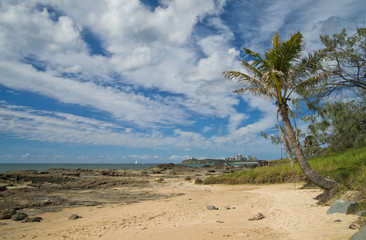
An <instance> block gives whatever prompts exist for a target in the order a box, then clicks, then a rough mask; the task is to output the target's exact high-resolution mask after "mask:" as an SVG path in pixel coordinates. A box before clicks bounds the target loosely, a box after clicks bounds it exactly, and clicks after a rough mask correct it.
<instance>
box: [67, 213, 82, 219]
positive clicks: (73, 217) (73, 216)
mask: <svg viewBox="0 0 366 240" xmlns="http://www.w3.org/2000/svg"><path fill="white" fill-rule="evenodd" d="M78 218H82V217H81V216H79V215H77V214H71V216H70V217H69V220H76V219H78Z"/></svg>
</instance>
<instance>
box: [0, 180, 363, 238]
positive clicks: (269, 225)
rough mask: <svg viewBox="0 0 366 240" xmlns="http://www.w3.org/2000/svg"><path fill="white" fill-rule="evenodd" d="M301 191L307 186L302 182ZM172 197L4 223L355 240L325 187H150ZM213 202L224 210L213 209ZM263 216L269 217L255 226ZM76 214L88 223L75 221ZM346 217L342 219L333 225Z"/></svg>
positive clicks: (15, 234) (36, 229)
mask: <svg viewBox="0 0 366 240" xmlns="http://www.w3.org/2000/svg"><path fill="white" fill-rule="evenodd" d="M298 186H301V185H300V184H298ZM149 188H150V189H149V190H153V191H155V192H156V193H159V194H167V195H172V196H173V197H171V198H165V199H155V200H147V201H143V202H139V203H132V204H113V205H111V204H109V205H108V204H107V205H102V206H96V207H79V208H66V209H63V210H62V211H60V212H46V213H43V214H41V215H37V216H40V217H42V218H43V221H42V222H40V223H21V222H14V221H11V220H1V223H7V225H2V226H0V238H1V239H3V240H6V239H78V240H80V239H87V240H92V239H159V240H163V239H173V240H180V239H185V240H186V239H200V240H203V239H206V240H209V239H256V240H257V239H274V240H275V239H297V240H301V239H304V240H305V239H306V240H308V239H317V240H321V239H327V240H329V239H334V240H336V239H339V240H340V239H342V240H343V239H349V238H350V237H351V236H352V235H353V234H354V233H355V232H356V231H355V230H352V229H349V225H350V224H351V223H353V222H354V221H356V219H357V217H356V216H354V215H345V214H331V215H327V214H326V211H327V209H328V208H329V207H326V206H318V205H317V204H316V200H314V197H315V196H317V195H318V194H320V193H321V190H319V189H294V186H293V184H276V185H259V186H257V185H235V186H233V185H196V184H194V183H193V181H184V180H180V181H177V180H168V181H166V182H164V183H155V184H153V185H151V186H149ZM207 205H214V206H215V207H217V208H218V210H208V209H207V207H206V206H207ZM257 212H261V213H262V214H263V215H264V216H265V218H263V219H261V220H255V221H249V220H248V219H249V218H251V217H253V216H255V215H256V213H257ZM71 214H77V215H79V216H82V218H79V219H76V220H69V216H70V215H71ZM335 220H341V221H340V222H334V221H335Z"/></svg>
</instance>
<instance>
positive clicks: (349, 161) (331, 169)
mask: <svg viewBox="0 0 366 240" xmlns="http://www.w3.org/2000/svg"><path fill="white" fill-rule="evenodd" d="M309 164H310V166H311V167H312V168H313V169H314V170H315V171H317V172H318V173H319V174H321V175H322V176H325V177H327V178H331V179H333V180H335V181H337V182H338V183H340V184H341V186H342V187H343V189H345V190H357V191H362V192H363V193H364V194H365V193H366V147H364V148H359V149H349V150H347V151H345V152H343V153H332V154H329V155H328V156H326V157H321V158H314V159H311V160H309ZM294 169H295V179H296V181H306V177H305V175H304V174H303V173H302V171H301V169H300V167H299V165H298V164H297V162H296V161H295V163H294ZM292 181H293V173H292V170H291V166H290V163H289V161H287V162H286V161H283V160H282V161H278V162H277V161H276V164H275V165H274V166H270V167H268V166H266V167H258V168H255V169H251V170H243V171H237V172H234V173H230V174H226V175H222V176H218V177H209V178H207V179H206V180H205V181H204V183H205V184H215V183H224V184H246V183H251V184H261V183H285V182H287V183H289V182H292Z"/></svg>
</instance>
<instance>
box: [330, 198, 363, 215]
mask: <svg viewBox="0 0 366 240" xmlns="http://www.w3.org/2000/svg"><path fill="white" fill-rule="evenodd" d="M357 205H358V203H357V202H346V201H342V200H335V201H334V203H333V204H332V205H331V206H330V208H329V209H328V211H327V214H333V213H344V214H352V213H355V212H356V208H357Z"/></svg>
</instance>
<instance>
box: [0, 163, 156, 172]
mask: <svg viewBox="0 0 366 240" xmlns="http://www.w3.org/2000/svg"><path fill="white" fill-rule="evenodd" d="M157 165H158V164H156V163H155V164H128V163H122V164H119V163H116V164H113V163H109V164H104V163H92V164H85V163H83V164H79V163H0V173H4V172H8V171H21V170H37V171H44V170H47V169H50V168H65V169H78V168H86V169H137V170H141V169H147V168H152V167H156V166H157Z"/></svg>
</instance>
